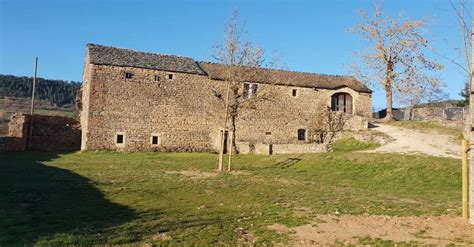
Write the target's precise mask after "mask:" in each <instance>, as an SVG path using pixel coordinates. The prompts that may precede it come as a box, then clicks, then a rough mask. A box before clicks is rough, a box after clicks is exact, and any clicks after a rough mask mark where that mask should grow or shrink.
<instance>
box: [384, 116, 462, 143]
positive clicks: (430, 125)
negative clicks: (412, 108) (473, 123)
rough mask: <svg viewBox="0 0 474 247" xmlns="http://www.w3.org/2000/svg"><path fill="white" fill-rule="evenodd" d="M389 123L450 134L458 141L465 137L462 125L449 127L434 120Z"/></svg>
mask: <svg viewBox="0 0 474 247" xmlns="http://www.w3.org/2000/svg"><path fill="white" fill-rule="evenodd" d="M388 124H390V125H394V126H399V127H404V128H407V129H413V130H419V131H422V132H430V131H431V132H432V131H434V132H437V133H439V134H445V135H450V136H452V137H453V138H454V139H455V140H457V141H460V140H462V139H463V129H462V127H458V128H455V127H448V126H444V125H441V124H440V123H437V122H432V121H393V122H390V123H388Z"/></svg>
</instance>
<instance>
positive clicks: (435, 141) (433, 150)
mask: <svg viewBox="0 0 474 247" xmlns="http://www.w3.org/2000/svg"><path fill="white" fill-rule="evenodd" d="M373 130H375V131H380V132H383V133H385V134H387V135H389V136H390V137H392V138H393V139H394V141H393V142H390V143H387V144H386V145H383V146H381V147H379V148H377V149H374V150H369V151H367V152H371V153H373V152H386V153H421V154H427V155H431V156H438V157H448V158H456V159H460V158H461V144H460V143H456V142H454V141H453V140H452V138H451V137H450V136H448V135H441V134H437V133H423V132H420V131H416V130H410V129H405V128H401V127H395V126H390V125H382V124H377V125H376V127H374V128H373Z"/></svg>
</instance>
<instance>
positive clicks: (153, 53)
mask: <svg viewBox="0 0 474 247" xmlns="http://www.w3.org/2000/svg"><path fill="white" fill-rule="evenodd" d="M90 46H97V47H105V48H113V49H120V50H126V51H131V52H139V53H145V54H152V55H158V56H167V57H176V58H185V59H191V60H193V61H196V60H194V59H193V58H192V57H186V56H181V55H174V54H164V53H158V52H148V51H139V50H134V49H130V48H122V47H116V46H110V45H98V44H93V43H88V44H87V47H90Z"/></svg>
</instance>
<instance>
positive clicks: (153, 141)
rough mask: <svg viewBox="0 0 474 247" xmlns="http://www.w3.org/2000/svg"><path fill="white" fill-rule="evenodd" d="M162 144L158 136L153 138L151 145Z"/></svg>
mask: <svg viewBox="0 0 474 247" xmlns="http://www.w3.org/2000/svg"><path fill="white" fill-rule="evenodd" d="M159 144H160V137H159V136H158V135H152V136H151V145H159Z"/></svg>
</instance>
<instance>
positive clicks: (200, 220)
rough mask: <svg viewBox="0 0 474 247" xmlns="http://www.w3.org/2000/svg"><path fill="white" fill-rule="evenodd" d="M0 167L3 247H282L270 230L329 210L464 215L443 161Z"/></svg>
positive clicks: (356, 156)
mask: <svg viewBox="0 0 474 247" xmlns="http://www.w3.org/2000/svg"><path fill="white" fill-rule="evenodd" d="M349 146H352V147H353V148H354V149H360V148H362V147H363V146H364V145H362V144H361V145H358V144H354V143H352V144H350V145H349ZM335 149H336V150H347V149H348V144H347V142H344V143H339V144H337V145H336V147H335ZM0 161H1V162H0V196H1V200H0V245H2V246H10V245H14V244H16V245H31V244H37V245H48V246H50V245H90V244H106V243H107V244H130V243H133V244H145V243H154V244H160V245H161V244H174V245H176V244H180V245H210V244H231V245H234V244H238V243H245V238H246V237H248V236H249V235H251V236H252V237H253V238H254V239H255V241H256V243H257V244H262V243H267V244H268V243H273V242H279V243H286V241H287V240H288V239H287V238H288V236H287V235H285V234H278V233H276V232H274V231H272V230H269V229H268V228H267V226H268V225H271V224H274V223H281V224H285V225H287V226H289V227H292V226H298V225H302V224H305V223H308V222H309V221H311V220H313V219H314V217H315V215H317V214H325V213H331V214H334V213H336V212H338V213H340V214H371V215H398V216H418V215H443V214H453V215H459V214H460V209H459V207H458V205H459V198H460V192H461V189H460V188H461V184H460V176H461V172H460V165H459V164H458V163H459V161H457V160H454V159H446V158H434V157H428V156H418V155H416V156H415V155H413V156H410V155H398V154H368V153H358V152H350V151H345V152H342V151H335V152H332V153H322V154H305V155H273V156H257V155H239V156H237V157H236V158H235V170H236V171H235V172H232V173H221V174H218V173H216V172H215V168H216V161H217V156H216V155H214V154H207V153H113V152H86V153H70V154H51V153H12V154H0ZM303 209H304V210H303Z"/></svg>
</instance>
